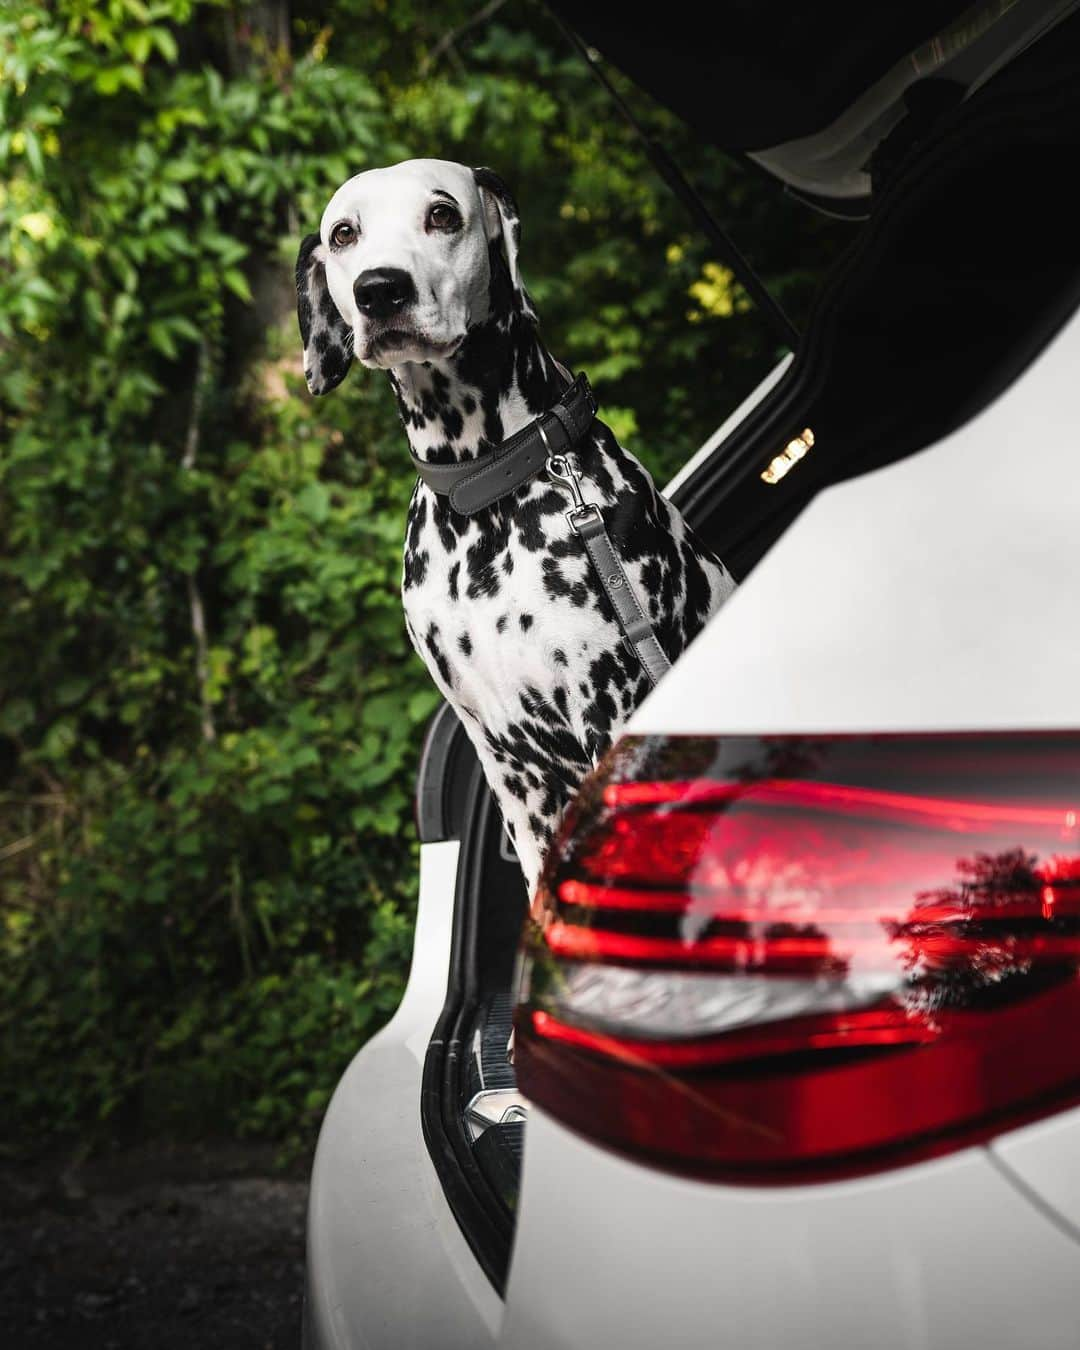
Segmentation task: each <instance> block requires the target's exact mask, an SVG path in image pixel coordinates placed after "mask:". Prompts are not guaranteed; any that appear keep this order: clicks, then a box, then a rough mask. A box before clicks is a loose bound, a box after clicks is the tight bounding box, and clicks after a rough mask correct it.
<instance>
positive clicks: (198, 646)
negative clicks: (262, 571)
mask: <svg viewBox="0 0 1080 1350" xmlns="http://www.w3.org/2000/svg"><path fill="white" fill-rule="evenodd" d="M209 364H210V362H209V354H208V351H207V346H206V340H205V338H204V339H203V341H201V342H200V343H199V354H198V358H197V360H196V363H195V385H194V388H193V389H192V391H191V416H190V417H189V418H188V428H187V436H186V437H185V439H184V457H183V459H182V460H181V461H180V467H181V468H182V469H183V470H184V471H185V472H186V473H191V472H192V471H193V470H194V468H195V460H196V458H197V457H198V453H199V424H200V422H201V419H202V409H203V398H204V395H205V390H206V379H207V374H208V369H209ZM187 593H188V608H189V609H190V610H191V632H192V636H193V637H194V638H195V678H196V680H197V681H198V685H199V702H200V704H201V706H202V736H203V740H204V741H214V740H216V739H217V729H216V727H215V726H214V710H213V706H212V705H211V703H210V694H209V684H210V658H209V647H208V644H207V641H206V610H205V608H204V606H203V600H202V593H201V592H200V590H199V583H198V581H197V580H196V578H195V573H194V572H189V573H188V576H187Z"/></svg>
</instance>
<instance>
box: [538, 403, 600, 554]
mask: <svg viewBox="0 0 1080 1350" xmlns="http://www.w3.org/2000/svg"><path fill="white" fill-rule="evenodd" d="M537 426H538V428H539V431H540V439H541V440H542V441H543V442H544V444H545V445H546V446H547V450H548V457H547V463H546V464H545V465H544V467H545V469H546V470H547V475H548V477H549V478H550V479H552V480H553V481H554V482H556V483H558V484H559V485H560V487H564V488H566V490H567V491H568V492H569V493H570V495H571V497H572V498H573V499H574V505H573V507H572V508H571V510H569V511H567V513H566V519H567V521H568V522H569V524H570V528H571V529H572V530H574V531H575V532H576V530H577V522H578V520H581V519H584V518H585V517H586V516H591V515H596V516H599V514H600V508H599V507H598V506H596V505H594V504H593V503H592V502H587V501H586V500H585V498H584V497H583V496H582V495H581V480H580V479H579V478H578V476H577V474H576V473H575V472H574V469H573V466H572V465H571V463H570V461H569V459H567V458H566V456H565V455H553V454H552V453H551V443H550V441H549V440H548V438H547V432H546V431H545V430H544V424H543V423H542V422H540V423H538V424H537Z"/></svg>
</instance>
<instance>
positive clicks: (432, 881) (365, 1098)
mask: <svg viewBox="0 0 1080 1350" xmlns="http://www.w3.org/2000/svg"><path fill="white" fill-rule="evenodd" d="M457 863H458V844H457V842H456V841H454V840H450V841H446V842H443V843H436V844H425V845H424V846H423V848H422V849H421V851H420V896H419V907H418V911H417V920H416V939H415V944H414V947H413V964H412V969H411V970H410V972H409V983H408V987H407V990H406V993H405V997H404V998H403V1000H402V1002H401V1005H400V1007H399V1008H398V1010H397V1012H396V1013H395V1015H394V1017H393V1019H392V1020H391V1021H390V1022H389V1023H387V1025H386V1026H385V1027H384V1028H383V1029H382V1031H380V1032H379V1034H378V1035H377V1036H375V1037H373V1038H372V1040H371V1041H369V1042H368V1044H367V1045H366V1046H364V1048H363V1049H362V1050H361V1051H360V1052H359V1054H358V1055H356V1057H355V1058H354V1059H353V1061H352V1063H351V1064H350V1065H349V1068H348V1069H347V1070H346V1072H345V1075H344V1077H343V1078H342V1080H341V1082H340V1083H339V1084H338V1086H337V1089H336V1091H335V1092H334V1096H333V1098H332V1100H331V1102H330V1105H329V1107H328V1108H327V1112H326V1118H325V1120H324V1121H323V1125H322V1130H321V1132H320V1134H319V1144H318V1149H317V1150H316V1154H315V1163H314V1167H313V1170H312V1176H311V1195H310V1199H309V1202H308V1246H307V1290H306V1295H305V1341H304V1344H305V1350H357V1347H361V1346H362V1347H364V1348H365V1350H408V1347H416V1350H429V1348H430V1347H432V1346H438V1347H439V1348H440V1350H482V1348H483V1347H484V1346H488V1345H492V1344H494V1342H495V1336H496V1333H497V1330H498V1327H499V1324H500V1321H501V1318H502V1306H503V1305H502V1302H501V1300H500V1299H499V1297H498V1295H497V1294H496V1293H495V1291H494V1289H492V1287H491V1285H490V1284H489V1283H488V1281H487V1279H486V1277H485V1276H484V1274H483V1272H482V1271H481V1269H480V1267H479V1265H478V1264H477V1262H476V1259H475V1257H474V1256H473V1254H472V1252H471V1250H470V1249H469V1246H468V1243H467V1242H466V1241H465V1238H464V1237H463V1236H462V1233H461V1230H460V1228H459V1227H458V1225H457V1221H456V1220H455V1218H454V1216H453V1213H452V1212H451V1210H450V1206H449V1205H448V1203H447V1201H446V1197H445V1196H444V1194H443V1191H442V1188H441V1186H440V1185H439V1180H438V1177H437V1175H436V1173H435V1168H434V1165H433V1164H432V1161H431V1158H430V1157H429V1155H428V1151H427V1147H426V1145H425V1143H424V1137H423V1133H422V1131H421V1126H420V1084H421V1074H422V1071H423V1064H424V1056H425V1055H426V1053H427V1048H428V1042H429V1041H430V1039H431V1031H432V1027H433V1026H434V1025H435V1022H436V1020H437V1019H438V1016H439V1013H440V1012H441V1010H442V1006H443V1001H444V1000H445V998H446V984H447V972H448V967H449V959H450V947H451V929H452V925H453V897H454V885H455V878H456V875H457Z"/></svg>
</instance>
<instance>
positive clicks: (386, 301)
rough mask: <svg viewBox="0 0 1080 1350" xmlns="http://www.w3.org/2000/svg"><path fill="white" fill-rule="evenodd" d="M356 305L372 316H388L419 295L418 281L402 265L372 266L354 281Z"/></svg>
mask: <svg viewBox="0 0 1080 1350" xmlns="http://www.w3.org/2000/svg"><path fill="white" fill-rule="evenodd" d="M353 295H354V296H355V297H356V308H357V309H358V310H359V311H360V313H361V314H366V315H367V317H368V318H369V319H388V318H389V317H390V316H391V314H396V313H397V311H398V310H399V309H403V308H404V307H405V306H406V305H407V304H409V302H410V301H412V300H415V299H416V283H415V282H414V281H413V279H412V277H411V276H409V274H408V272H406V271H405V270H404V268H401V267H369V268H368V270H367V271H366V272H361V273H360V275H359V276H358V277H357V278H356V281H355V282H354V283H353Z"/></svg>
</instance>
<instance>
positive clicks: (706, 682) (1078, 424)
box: [627, 316, 1080, 733]
mask: <svg viewBox="0 0 1080 1350" xmlns="http://www.w3.org/2000/svg"><path fill="white" fill-rule="evenodd" d="M1078 370H1080V316H1076V317H1074V318H1073V319H1072V320H1071V321H1070V323H1069V324H1068V326H1067V327H1066V328H1065V329H1064V330H1063V331H1062V332H1061V333H1059V334H1058V336H1057V337H1056V339H1055V340H1054V342H1053V343H1052V344H1051V346H1050V347H1049V348H1048V349H1047V350H1046V351H1045V352H1044V353H1043V354H1042V355H1041V356H1040V357H1039V359H1038V360H1037V361H1036V362H1035V363H1034V365H1032V366H1030V367H1029V368H1028V370H1027V371H1026V372H1025V373H1024V374H1023V375H1022V376H1021V377H1020V379H1019V380H1017V381H1016V382H1015V383H1014V384H1013V385H1012V386H1011V387H1010V388H1009V389H1008V390H1007V391H1006V393H1005V394H1004V395H1002V397H1000V398H999V399H998V400H997V401H996V402H995V403H993V404H992V405H991V406H990V407H989V408H987V409H986V410H985V411H984V412H983V413H982V414H981V415H980V416H979V417H977V418H976V419H975V420H974V421H972V422H969V423H968V424H967V425H966V426H964V427H962V428H961V429H960V430H959V431H957V432H956V433H955V434H954V435H952V436H950V437H949V438H947V439H946V440H944V441H942V442H939V443H938V444H937V445H934V446H932V447H931V448H929V449H927V450H924V451H922V452H921V453H920V454H918V455H914V456H912V457H911V458H910V459H906V460H903V461H902V462H900V463H898V464H893V465H890V466H889V467H888V468H885V469H880V470H878V471H877V472H875V473H870V474H866V475H864V476H863V477H861V478H857V479H854V480H852V481H850V482H847V483H842V484H840V485H838V486H836V487H833V488H830V489H828V490H827V491H826V492H823V493H822V494H821V495H820V496H819V497H818V498H817V499H816V500H815V501H814V502H813V503H812V504H811V505H810V506H809V507H808V508H807V510H806V511H805V512H804V513H803V514H802V515H801V516H800V517H799V518H798V519H797V520H796V521H795V522H794V524H793V525H792V526H791V528H790V529H789V530H788V531H787V533H786V534H784V535H783V537H782V538H781V539H780V540H779V542H778V543H777V544H776V545H775V546H774V547H773V549H772V550H771V551H770V552H769V553H768V554H767V555H766V557H765V558H764V559H763V560H762V561H761V562H760V563H759V564H758V566H757V568H756V569H755V570H754V571H753V572H752V573H751V575H750V576H749V577H748V578H747V580H746V581H745V582H744V583H743V585H742V586H740V588H739V590H738V591H736V593H735V595H734V596H733V597H732V598H731V600H729V601H728V603H727V604H726V605H725V606H724V608H723V609H722V610H721V611H720V613H719V614H718V615H717V617H716V618H715V619H714V620H713V621H712V623H710V624H709V626H708V628H706V629H705V631H704V632H703V633H702V634H701V636H700V637H699V638H698V639H697V640H696V641H695V642H694V644H693V645H692V646H691V647H690V649H689V650H688V651H687V652H686V653H685V655H684V656H683V657H682V658H681V659H680V661H679V663H678V665H677V667H676V668H675V670H674V671H672V673H671V674H670V675H669V676H668V677H667V678H666V679H665V680H664V681H663V683H662V684H661V685H660V686H659V688H658V689H657V690H656V691H655V693H653V694H652V695H650V697H649V698H648V699H647V700H646V701H645V702H644V703H643V704H642V705H641V707H640V708H639V709H638V710H637V712H636V713H635V715H634V717H633V718H632V719H631V721H630V723H629V724H628V727H627V731H631V732H649V731H657V732H707V733H719V732H729V733H735V732H748V733H755V732H787V731H798V732H806V731H817V732H829V731H890V730H898V731H907V730H949V731H958V730H966V729H976V730H977V729H980V728H994V727H1002V728H1005V727H1014V728H1038V727H1043V728H1046V727H1051V728H1052V727H1080V632H1078V628H1077V616H1078V614H1080V601H1078V598H1077V597H1078V589H1077V588H1078V582H1077V578H1078V577H1080V410H1078V404H1077V382H1076V372H1077V371H1078ZM811 453H813V452H811ZM792 472H793V473H798V472H799V466H796V468H795V469H794V470H792Z"/></svg>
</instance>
